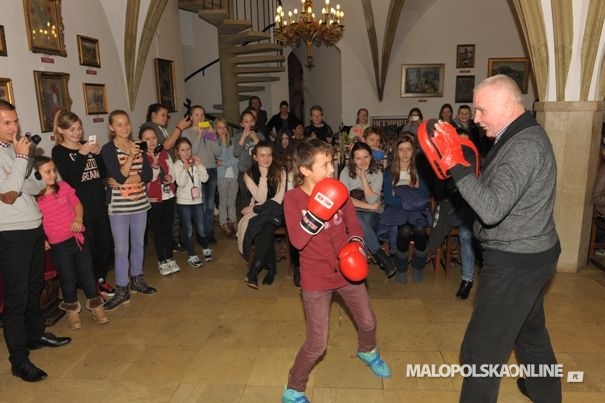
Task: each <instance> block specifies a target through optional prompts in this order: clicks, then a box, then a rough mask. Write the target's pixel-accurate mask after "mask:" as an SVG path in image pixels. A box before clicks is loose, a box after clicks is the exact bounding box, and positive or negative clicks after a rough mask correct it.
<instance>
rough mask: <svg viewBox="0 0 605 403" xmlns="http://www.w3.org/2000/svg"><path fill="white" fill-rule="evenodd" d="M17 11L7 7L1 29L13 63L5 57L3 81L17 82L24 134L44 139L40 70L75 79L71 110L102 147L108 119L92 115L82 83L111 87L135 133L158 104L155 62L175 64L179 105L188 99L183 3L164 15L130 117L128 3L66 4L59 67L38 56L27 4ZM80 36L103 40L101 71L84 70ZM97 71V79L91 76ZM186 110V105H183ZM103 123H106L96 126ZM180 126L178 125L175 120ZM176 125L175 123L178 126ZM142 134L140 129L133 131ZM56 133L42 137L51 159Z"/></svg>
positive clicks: (114, 102)
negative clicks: (33, 47) (126, 67)
mask: <svg viewBox="0 0 605 403" xmlns="http://www.w3.org/2000/svg"><path fill="white" fill-rule="evenodd" d="M12 2H13V3H15V6H13V7H5V8H4V9H3V11H2V13H1V14H0V25H4V30H5V35H6V47H7V51H8V56H7V57H0V72H1V73H0V76H1V77H3V78H10V79H11V80H12V82H13V87H14V93H15V94H14V95H15V105H16V107H17V112H18V114H19V120H20V122H21V129H22V132H27V131H30V132H32V133H40V132H41V127H40V119H39V117H38V107H37V101H36V91H35V85H34V79H33V77H34V75H33V71H34V70H41V71H49V72H63V73H69V74H70V79H69V95H70V97H71V99H72V101H73V103H72V107H71V110H72V111H73V112H75V113H76V114H78V116H80V118H81V119H82V123H83V125H84V131H85V136H88V135H97V137H98V141H99V142H101V141H105V139H106V138H107V115H86V112H85V108H84V95H83V89H82V83H99V84H105V86H106V92H107V98H108V110H109V111H111V110H113V109H124V110H126V111H128V112H129V113H130V117H131V120H132V123H133V126H134V127H137V126H138V125H139V124H141V123H143V122H144V120H145V114H146V111H147V106H148V105H149V104H150V103H153V102H156V99H157V96H156V87H155V72H154V60H153V58H154V57H161V58H164V59H170V60H174V61H175V70H176V77H175V84H176V91H177V99H181V98H183V94H184V84H183V80H182V76H183V75H182V74H183V73H182V71H183V69H182V62H181V60H182V49H181V47H180V37H179V23H178V6H177V0H170V1H169V2H168V5H167V6H166V9H165V11H164V14H163V15H162V18H161V21H160V24H159V28H158V31H157V32H156V38H155V40H154V44H152V46H151V49H150V51H149V56H148V58H147V59H146V61H145V69H144V73H143V77H142V80H141V86H140V89H139V95H138V98H137V103H136V105H135V110H134V111H129V102H128V95H127V87H126V82H125V74H124V71H123V62H122V60H123V58H122V54H123V49H124V40H123V31H124V15H125V12H126V2H125V1H124V0H120V1H117V0H115V1H114V0H112V2H111V3H109V2H106V1H103V0H87V1H81V0H63V1H62V2H61V4H62V7H61V10H62V16H63V25H64V27H65V29H64V38H65V48H66V51H67V57H62V56H50V57H51V58H52V59H53V61H54V63H43V62H41V57H44V56H46V55H44V54H41V53H32V52H31V51H30V50H29V45H28V42H27V36H26V24H25V15H24V10H23V6H22V1H17V0H12ZM145 15H146V9H143V10H141V13H140V15H139V18H140V19H143V20H144V18H145ZM77 35H84V36H88V37H92V38H95V39H98V41H99V48H100V54H101V67H100V68H93V67H87V66H81V65H80V64H79V57H78V47H77ZM86 70H93V71H95V72H96V75H91V74H87V73H86ZM179 104H180V102H179ZM97 117H101V118H103V122H98V123H94V122H93V118H97ZM175 120H176V119H175ZM175 123H176V122H172V124H175ZM133 131H135V134H136V129H133ZM51 134H52V133H44V134H43V135H42V143H41V144H40V148H42V149H43V150H44V151H45V153H46V154H49V153H50V149H51V148H52V146H53V145H54V143H53V142H51V140H50V137H51Z"/></svg>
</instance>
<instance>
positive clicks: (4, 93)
mask: <svg viewBox="0 0 605 403" xmlns="http://www.w3.org/2000/svg"><path fill="white" fill-rule="evenodd" d="M0 99H3V100H5V101H7V102H10V103H11V104H13V105H14V104H15V95H14V92H13V80H11V79H10V78H0Z"/></svg>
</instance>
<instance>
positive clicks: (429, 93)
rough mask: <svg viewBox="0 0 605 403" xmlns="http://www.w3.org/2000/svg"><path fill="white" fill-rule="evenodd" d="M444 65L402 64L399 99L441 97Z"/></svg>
mask: <svg viewBox="0 0 605 403" xmlns="http://www.w3.org/2000/svg"><path fill="white" fill-rule="evenodd" d="M444 73H445V64H443V63H440V64H402V65H401V98H406V97H419V98H425V97H442V96H443V76H444Z"/></svg>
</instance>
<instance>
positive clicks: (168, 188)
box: [139, 128, 181, 276]
mask: <svg viewBox="0 0 605 403" xmlns="http://www.w3.org/2000/svg"><path fill="white" fill-rule="evenodd" d="M139 138H140V139H141V144H142V143H145V144H147V151H146V152H145V158H147V161H148V162H149V164H151V168H152V171H153V176H152V178H151V181H149V182H147V197H148V198H149V202H150V203H151V210H149V218H150V219H151V224H152V225H153V242H154V244H155V253H156V255H157V258H158V271H159V272H160V274H161V275H162V276H167V275H169V274H172V273H176V272H177V271H180V270H181V268H180V267H179V265H178V264H177V263H176V261H175V260H174V258H173V256H172V247H173V243H172V224H173V221H174V212H175V210H174V207H175V204H176V197H175V192H176V187H175V182H174V167H173V163H172V158H171V157H170V154H169V153H168V151H166V150H165V149H164V148H163V147H162V144H160V142H159V139H158V136H157V134H156V132H155V131H154V130H153V129H152V128H141V130H140V131H139Z"/></svg>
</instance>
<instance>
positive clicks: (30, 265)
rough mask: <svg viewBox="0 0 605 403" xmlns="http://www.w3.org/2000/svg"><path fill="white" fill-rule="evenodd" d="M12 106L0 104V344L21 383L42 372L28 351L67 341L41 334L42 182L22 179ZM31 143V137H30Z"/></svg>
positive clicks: (25, 142) (24, 149) (24, 142)
mask: <svg viewBox="0 0 605 403" xmlns="http://www.w3.org/2000/svg"><path fill="white" fill-rule="evenodd" d="M19 130H20V128H19V118H18V116H17V110H16V109H15V107H14V106H13V105H12V104H11V103H9V102H7V101H4V100H0V194H2V197H1V198H0V245H1V247H0V273H1V274H2V278H3V282H4V284H3V286H4V289H5V290H6V293H5V295H4V312H3V313H2V322H3V331H4V341H5V343H6V347H7V349H8V353H9V357H8V359H9V361H10V363H11V371H12V374H13V375H14V376H16V377H19V378H21V379H22V380H24V381H26V382H36V381H41V380H43V379H45V378H46V377H47V376H48V374H47V373H46V372H44V371H43V370H41V369H40V368H38V367H36V366H35V365H34V364H32V362H31V361H30V360H29V350H34V349H38V348H41V347H59V346H63V345H65V344H67V343H69V342H70V341H71V338H69V337H57V336H55V335H54V334H52V333H45V332H44V318H43V317H42V313H41V311H40V294H41V293H42V289H43V287H44V233H43V231H42V226H41V223H42V215H41V213H40V210H39V209H38V206H37V204H36V200H35V198H34V196H35V195H37V194H38V193H40V192H41V191H42V190H43V189H44V188H45V185H44V182H43V181H42V180H40V179H36V178H35V177H34V175H31V176H30V175H26V173H27V170H28V166H29V164H30V161H29V157H28V155H29V154H30V150H31V148H32V142H31V141H30V139H29V138H27V137H21V138H18V133H19ZM32 140H33V139H32Z"/></svg>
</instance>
